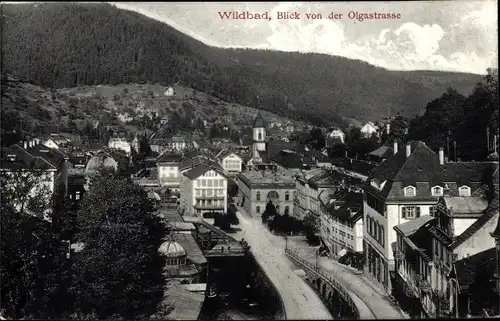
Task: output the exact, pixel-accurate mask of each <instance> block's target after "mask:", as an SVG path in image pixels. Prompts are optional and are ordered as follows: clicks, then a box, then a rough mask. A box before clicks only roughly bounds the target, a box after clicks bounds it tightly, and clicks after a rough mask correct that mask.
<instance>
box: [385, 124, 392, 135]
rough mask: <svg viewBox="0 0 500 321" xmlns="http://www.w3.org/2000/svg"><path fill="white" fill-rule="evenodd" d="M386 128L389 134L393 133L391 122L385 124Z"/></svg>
mask: <svg viewBox="0 0 500 321" xmlns="http://www.w3.org/2000/svg"><path fill="white" fill-rule="evenodd" d="M385 130H386V133H387V135H389V134H390V133H391V124H390V123H387V124H386V125H385Z"/></svg>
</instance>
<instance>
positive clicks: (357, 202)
mask: <svg viewBox="0 0 500 321" xmlns="http://www.w3.org/2000/svg"><path fill="white" fill-rule="evenodd" d="M334 190H335V189H325V190H323V191H322V192H321V193H320V195H319V197H318V198H319V204H320V208H319V212H320V237H321V239H322V240H323V243H324V244H325V245H326V246H327V247H328V249H329V250H330V253H331V254H332V256H333V257H337V258H339V257H342V256H344V255H345V254H347V253H348V252H356V253H362V252H363V194H362V193H356V192H353V191H349V190H348V189H344V188H342V189H337V190H335V192H333V191H334Z"/></svg>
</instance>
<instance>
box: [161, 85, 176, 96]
mask: <svg viewBox="0 0 500 321" xmlns="http://www.w3.org/2000/svg"><path fill="white" fill-rule="evenodd" d="M163 94H164V95H165V96H167V97H172V96H173V95H175V90H174V88H172V87H168V88H167V89H166V90H165V92H164V93H163Z"/></svg>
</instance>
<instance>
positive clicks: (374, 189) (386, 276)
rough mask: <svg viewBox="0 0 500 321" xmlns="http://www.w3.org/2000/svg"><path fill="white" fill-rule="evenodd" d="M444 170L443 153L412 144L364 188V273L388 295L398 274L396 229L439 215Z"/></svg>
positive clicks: (376, 172) (377, 171) (376, 171)
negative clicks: (395, 248) (433, 214)
mask: <svg viewBox="0 0 500 321" xmlns="http://www.w3.org/2000/svg"><path fill="white" fill-rule="evenodd" d="M442 166H444V156H443V151H442V150H441V151H440V156H439V157H438V155H437V154H436V153H435V152H433V151H432V150H431V149H430V148H429V147H427V146H426V145H425V144H424V143H423V142H418V141H412V142H409V143H407V145H406V146H405V148H402V149H400V150H398V151H397V152H396V153H395V154H394V155H392V156H390V157H389V158H388V159H387V160H386V161H384V162H383V163H381V164H380V165H379V166H377V167H376V168H375V169H374V170H373V171H372V172H371V174H370V176H369V177H368V179H367V181H366V182H365V184H364V186H363V189H364V201H363V214H364V218H363V220H364V227H363V229H364V231H363V237H364V243H365V246H364V249H365V250H364V252H365V253H364V254H365V267H364V271H365V274H366V275H367V277H369V278H370V279H371V280H372V281H373V282H374V283H376V284H378V285H379V286H380V287H381V289H383V290H385V291H387V292H388V293H390V292H391V281H390V280H391V278H390V272H391V271H394V254H393V250H392V248H391V244H392V243H393V242H395V241H396V232H395V231H394V226H396V225H399V224H402V223H405V222H407V221H411V220H413V219H415V218H418V217H420V216H425V215H430V214H432V213H433V212H434V211H435V209H436V204H437V201H438V198H439V197H441V196H442V195H443V192H444V185H443V184H444V182H445V181H446V178H445V177H444V176H443V174H444V173H446V171H444V170H443V169H442V168H441V167H442ZM445 176H446V175H445Z"/></svg>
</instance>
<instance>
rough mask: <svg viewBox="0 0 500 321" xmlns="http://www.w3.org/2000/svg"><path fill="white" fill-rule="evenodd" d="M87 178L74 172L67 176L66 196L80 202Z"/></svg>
mask: <svg viewBox="0 0 500 321" xmlns="http://www.w3.org/2000/svg"><path fill="white" fill-rule="evenodd" d="M86 183H87V180H86V179H85V175H82V174H76V175H69V176H68V198H69V199H70V200H73V201H75V202H77V203H78V202H80V201H81V200H82V197H83V196H84V194H85V192H86V190H85V186H86Z"/></svg>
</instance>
